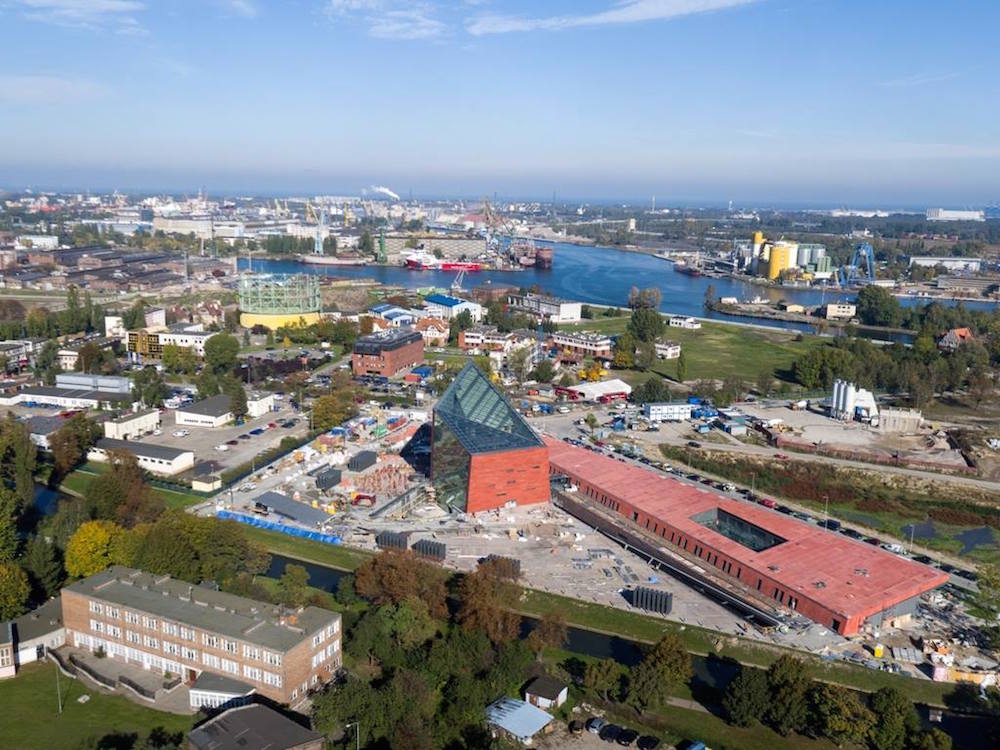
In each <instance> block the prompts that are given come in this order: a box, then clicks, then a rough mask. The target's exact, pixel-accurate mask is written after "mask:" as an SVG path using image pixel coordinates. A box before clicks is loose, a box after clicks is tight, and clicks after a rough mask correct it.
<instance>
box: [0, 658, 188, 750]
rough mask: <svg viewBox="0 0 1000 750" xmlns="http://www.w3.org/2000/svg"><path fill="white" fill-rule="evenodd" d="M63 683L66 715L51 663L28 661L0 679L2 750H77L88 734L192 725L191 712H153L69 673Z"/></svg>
mask: <svg viewBox="0 0 1000 750" xmlns="http://www.w3.org/2000/svg"><path fill="white" fill-rule="evenodd" d="M59 684H60V686H61V688H62V696H63V712H62V714H60V713H59V712H58V709H57V701H56V668H55V666H54V665H53V664H51V663H49V662H44V663H37V664H29V665H27V666H26V667H24V669H22V670H21V671H20V672H19V673H18V675H17V677H15V678H13V679H10V680H3V681H2V682H0V705H2V706H3V707H4V708H3V711H2V712H0V747H3V748H4V750H73V748H77V747H80V745H81V741H82V740H84V739H86V738H88V737H94V738H101V737H104V736H105V735H109V734H114V733H119V732H120V733H126V734H132V733H134V734H138V735H139V736H144V735H146V734H148V733H149V731H150V730H151V729H154V728H156V727H163V728H164V729H166V730H167V731H169V732H187V731H188V730H190V729H191V726H192V717H189V716H175V715H174V714H167V713H161V712H159V711H154V710H152V709H149V708H146V707H144V706H139V705H137V704H135V703H132V702H131V701H129V700H127V699H126V698H122V697H120V696H117V695H106V694H104V693H101V692H99V691H97V690H95V689H91V687H90V686H89V685H85V684H83V683H82V682H80V681H79V680H73V679H70V678H68V677H66V676H65V675H60V677H59ZM84 694H86V695H89V696H90V700H88V701H87V702H86V703H79V702H77V698H79V697H80V696H81V695H84ZM95 746H96V743H95ZM104 746H105V745H102V747H104ZM107 747H113V745H107Z"/></svg>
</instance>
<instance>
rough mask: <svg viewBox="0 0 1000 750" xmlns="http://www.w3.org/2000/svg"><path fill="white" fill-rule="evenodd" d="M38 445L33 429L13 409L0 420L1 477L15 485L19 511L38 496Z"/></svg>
mask: <svg viewBox="0 0 1000 750" xmlns="http://www.w3.org/2000/svg"><path fill="white" fill-rule="evenodd" d="M37 455H38V449H37V447H36V446H35V444H34V443H33V442H32V440H31V433H30V432H28V428H27V426H26V425H25V424H23V423H22V422H19V421H17V419H16V418H15V417H14V414H13V413H12V412H7V416H6V418H5V419H4V420H3V422H2V423H0V478H2V479H3V480H4V481H5V483H6V485H7V486H8V487H12V488H13V489H14V492H15V494H16V495H17V499H18V507H17V511H18V514H20V513H21V512H23V511H24V509H25V508H27V507H29V506H30V505H31V504H32V502H33V501H34V498H35V460H36V458H37Z"/></svg>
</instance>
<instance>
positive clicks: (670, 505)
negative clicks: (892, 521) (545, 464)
mask: <svg viewBox="0 0 1000 750" xmlns="http://www.w3.org/2000/svg"><path fill="white" fill-rule="evenodd" d="M545 442H546V444H547V445H548V447H549V463H550V465H551V467H552V470H553V471H554V472H556V473H563V474H566V475H568V476H570V477H574V478H576V479H577V481H581V482H586V483H587V484H590V485H591V486H593V487H596V488H600V490H601V492H602V493H604V494H606V495H608V496H609V497H614V498H615V499H616V500H618V501H619V502H622V503H627V504H628V505H629V506H631V507H632V508H633V509H634V510H637V511H639V512H640V513H644V514H647V515H649V516H652V517H654V518H658V519H659V520H660V521H662V522H664V523H666V524H669V525H670V526H672V527H674V528H676V529H678V530H679V531H681V532H683V533H684V534H686V535H687V536H690V537H691V538H692V539H697V540H700V541H701V542H702V543H703V544H705V545H707V546H710V547H712V548H714V549H715V550H716V551H717V552H719V553H720V554H725V555H727V556H728V557H730V558H732V559H733V560H736V561H739V562H740V563H741V564H742V565H743V566H744V567H745V568H750V569H753V570H756V571H758V572H760V573H761V574H763V575H765V576H768V577H769V578H771V579H773V580H775V581H776V582H778V583H780V584H781V585H782V586H783V587H784V588H786V589H788V590H789V591H792V592H797V595H799V596H801V597H803V598H808V599H811V600H812V601H814V602H816V603H817V604H820V605H821V606H823V607H826V608H827V609H829V610H830V611H832V612H836V613H840V614H842V615H844V616H845V618H847V617H854V616H858V615H861V616H862V617H865V616H869V615H870V614H874V613H876V612H880V611H882V610H884V609H886V608H888V607H891V606H893V605H895V604H898V603H900V602H903V601H906V600H907V599H910V598H912V597H914V596H918V595H920V594H922V593H924V592H926V591H930V590H931V589H934V588H936V587H938V586H941V585H943V584H944V583H946V582H947V580H948V576H947V575H946V574H945V573H942V572H941V571H939V570H935V569H934V568H931V567H929V566H927V565H921V564H920V563H916V562H913V561H912V560H907V559H904V558H902V557H899V556H898V555H895V554H892V553H891V552H887V551H885V550H882V549H880V548H878V547H876V546H873V545H870V544H865V543H863V542H857V541H854V540H852V539H848V538H847V537H844V536H842V535H840V534H836V533H833V532H829V531H826V530H825V529H821V528H819V527H818V526H813V525H812V524H808V523H804V522H802V521H799V520H797V519H794V518H791V517H789V516H786V515H783V514H781V513H777V512H775V511H772V510H769V509H767V508H764V507H762V506H758V505H753V504H749V503H744V502H737V501H735V500H731V499H729V498H726V497H722V496H721V495H718V494H716V493H714V492H711V491H708V490H705V489H701V488H700V487H696V486H693V485H689V484H687V483H684V482H681V481H679V480H676V479H673V478H670V477H665V476H661V475H659V474H656V473H654V472H652V471H649V470H647V469H643V468H640V467H638V466H634V465H632V464H626V463H622V462H621V461H617V460H615V459H613V458H608V457H607V456H603V455H600V454H598V453H594V452H593V451H589V450H586V449H584V448H577V447H575V446H572V445H568V444H566V443H565V442H562V441H559V440H554V439H552V438H545ZM713 508H717V509H720V510H724V511H725V512H727V513H730V514H732V515H734V516H736V517H738V518H741V519H743V520H745V521H748V522H750V523H752V524H754V525H755V526H758V527H760V528H762V529H765V530H766V531H769V532H770V533H772V534H774V535H776V536H779V537H781V538H782V539H784V540H785V541H784V542H781V543H780V544H777V545H775V546H773V547H770V548H769V549H766V550H763V551H761V552H755V551H754V550H752V549H750V548H749V547H745V546H743V545H742V544H740V543H738V542H735V541H733V540H732V539H729V538H728V537H726V536H723V535H722V534H720V533H718V532H717V531H714V530H712V529H709V528H706V527H705V526H703V525H702V524H701V523H699V522H697V521H694V520H692V518H691V517H692V516H694V515H696V514H699V513H702V512H705V511H710V510H712V509H713Z"/></svg>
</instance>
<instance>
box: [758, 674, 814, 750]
mask: <svg viewBox="0 0 1000 750" xmlns="http://www.w3.org/2000/svg"><path fill="white" fill-rule="evenodd" d="M767 683H768V686H769V687H770V690H771V705H770V706H769V707H768V711H767V718H768V722H769V723H770V724H771V727H772V728H773V729H774V730H775V731H776V732H778V733H779V734H783V735H788V734H790V733H792V732H796V731H800V730H802V729H804V728H805V726H806V722H807V721H808V718H809V703H808V700H807V695H806V694H807V691H808V690H809V678H808V677H806V674H805V670H804V668H803V665H802V662H801V661H799V660H798V659H796V658H795V657H794V656H787V655H785V656H781V657H779V658H778V660H777V661H776V662H774V663H773V664H772V665H771V666H770V668H769V669H768V670H767Z"/></svg>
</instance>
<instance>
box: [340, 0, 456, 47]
mask: <svg viewBox="0 0 1000 750" xmlns="http://www.w3.org/2000/svg"><path fill="white" fill-rule="evenodd" d="M435 11H436V8H435V6H433V5H431V4H429V3H420V2H417V3H414V2H403V1H402V0H329V2H328V4H327V6H326V14H327V16H329V17H330V18H332V19H335V20H339V19H354V18H358V19H360V20H362V21H363V22H364V23H365V24H366V25H367V26H368V34H369V35H370V36H373V37H375V38H377V39H404V40H405V39H435V38H437V37H440V36H442V35H443V34H444V33H445V32H446V31H447V28H448V27H447V25H446V24H445V23H444V22H443V21H440V20H438V19H437V18H435V17H434V13H435Z"/></svg>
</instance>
